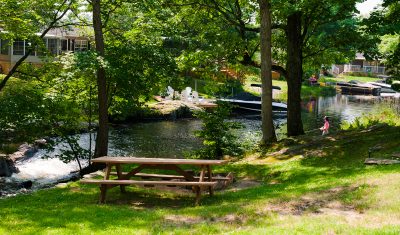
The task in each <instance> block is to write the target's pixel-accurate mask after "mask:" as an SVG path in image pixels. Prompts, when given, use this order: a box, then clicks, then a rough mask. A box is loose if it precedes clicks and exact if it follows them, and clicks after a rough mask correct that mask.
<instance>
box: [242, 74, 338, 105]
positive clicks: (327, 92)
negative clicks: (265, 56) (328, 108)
mask: <svg viewBox="0 0 400 235" xmlns="http://www.w3.org/2000/svg"><path fill="white" fill-rule="evenodd" d="M252 83H260V81H259V78H258V77H255V76H248V78H247V79H246V81H245V84H244V90H245V91H247V92H250V93H252V94H254V95H260V92H261V88H255V87H252V86H251V84H252ZM272 85H274V86H278V87H280V88H281V90H274V91H273V98H274V99H275V100H279V101H284V102H285V101H286V100H287V92H288V87H287V83H286V81H280V80H272ZM335 94H336V90H335V88H334V87H327V86H308V85H305V84H303V85H302V87H301V96H302V97H303V98H308V97H310V96H313V97H318V96H333V95H335Z"/></svg>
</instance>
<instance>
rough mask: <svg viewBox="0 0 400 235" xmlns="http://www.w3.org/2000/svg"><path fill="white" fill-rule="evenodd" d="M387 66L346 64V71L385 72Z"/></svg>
mask: <svg viewBox="0 0 400 235" xmlns="http://www.w3.org/2000/svg"><path fill="white" fill-rule="evenodd" d="M385 70H386V68H385V67H383V66H367V65H364V66H363V67H361V66H360V65H351V64H345V65H344V72H365V73H377V74H385Z"/></svg>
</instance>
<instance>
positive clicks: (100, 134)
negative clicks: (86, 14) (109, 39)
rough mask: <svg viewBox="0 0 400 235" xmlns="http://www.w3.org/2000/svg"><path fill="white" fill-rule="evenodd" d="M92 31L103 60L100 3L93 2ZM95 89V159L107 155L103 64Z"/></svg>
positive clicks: (106, 111) (106, 105) (94, 0)
mask: <svg viewBox="0 0 400 235" xmlns="http://www.w3.org/2000/svg"><path fill="white" fill-rule="evenodd" d="M92 7H93V30H94V35H95V42H96V52H97V54H98V55H99V59H100V60H103V59H104V55H105V52H104V50H105V49H104V37H103V23H102V19H101V1H100V0H93V1H92ZM97 89H98V101H99V129H98V130H97V139H96V148H95V153H94V156H95V157H100V156H107V154H108V104H107V101H108V98H107V81H106V70H105V68H104V64H103V63H100V66H98V68H97Z"/></svg>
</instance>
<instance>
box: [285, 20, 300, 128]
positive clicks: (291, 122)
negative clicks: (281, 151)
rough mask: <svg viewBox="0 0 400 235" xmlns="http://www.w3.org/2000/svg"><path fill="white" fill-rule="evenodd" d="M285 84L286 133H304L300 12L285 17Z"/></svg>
mask: <svg viewBox="0 0 400 235" xmlns="http://www.w3.org/2000/svg"><path fill="white" fill-rule="evenodd" d="M286 36H287V39H288V42H287V43H288V44H287V63H286V70H287V75H288V77H287V84H288V116H287V135H288V136H297V135H302V134H304V130H303V122H302V120H301V79H302V76H303V67H302V42H301V12H295V13H293V14H291V15H290V16H289V17H288V18H287V30H286Z"/></svg>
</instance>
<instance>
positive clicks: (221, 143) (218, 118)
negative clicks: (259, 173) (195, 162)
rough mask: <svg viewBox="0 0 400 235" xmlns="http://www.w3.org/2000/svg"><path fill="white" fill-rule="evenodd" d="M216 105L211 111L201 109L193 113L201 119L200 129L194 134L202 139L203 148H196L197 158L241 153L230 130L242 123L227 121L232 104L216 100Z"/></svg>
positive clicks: (237, 127)
mask: <svg viewBox="0 0 400 235" xmlns="http://www.w3.org/2000/svg"><path fill="white" fill-rule="evenodd" d="M217 104H218V107H217V108H215V109H214V110H213V111H211V112H206V111H201V112H197V113H196V114H195V116H196V117H198V118H200V119H201V120H202V121H203V125H202V129H201V130H199V131H196V133H195V135H196V136H197V137H200V138H202V139H203V145H204V146H205V147H204V148H202V149H200V150H197V151H196V152H195V153H194V155H195V157H197V158H204V159H221V158H222V156H223V155H233V156H238V155H240V154H242V153H243V150H242V149H241V147H240V145H239V143H238V141H237V139H238V138H237V136H235V135H234V134H233V133H232V131H233V130H234V129H240V128H242V127H243V126H242V124H240V123H238V122H233V121H227V118H228V117H229V115H230V113H231V110H232V106H231V105H229V104H228V103H225V102H217Z"/></svg>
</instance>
